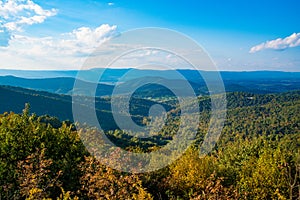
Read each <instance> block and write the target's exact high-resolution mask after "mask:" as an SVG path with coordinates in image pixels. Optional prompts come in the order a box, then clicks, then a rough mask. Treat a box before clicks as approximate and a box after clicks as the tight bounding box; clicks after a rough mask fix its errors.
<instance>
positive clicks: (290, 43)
mask: <svg viewBox="0 0 300 200" xmlns="http://www.w3.org/2000/svg"><path fill="white" fill-rule="evenodd" d="M297 46H300V33H293V34H292V35H290V36H288V37H286V38H283V39H282V38H278V39H275V40H271V41H267V42H264V43H261V44H259V45H256V46H254V47H252V48H251V49H250V53H255V52H258V51H262V50H265V49H273V50H285V49H287V48H292V47H297Z"/></svg>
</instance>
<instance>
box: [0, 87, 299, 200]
mask: <svg viewBox="0 0 300 200" xmlns="http://www.w3.org/2000/svg"><path fill="white" fill-rule="evenodd" d="M4 89H5V88H4ZM6 89H7V88H6ZM6 91H7V90H6ZM8 91H10V90H9V88H8ZM20 94H22V95H24V93H23V92H22V93H20ZM45 95H46V96H47V95H48V96H49V94H47V93H45ZM33 96H34V95H33ZM60 97H61V98H62V99H63V98H65V97H64V96H60ZM35 98H38V97H35ZM49 99H51V98H49ZM52 99H53V98H52ZM136 101H138V102H136V104H140V100H139V99H137V100H136ZM145 102H146V103H144V104H142V105H148V107H149V106H151V104H152V101H145ZM227 102H228V105H227V119H226V122H225V126H224V128H223V131H222V135H221V138H220V140H219V141H218V143H217V144H216V145H215V147H214V149H213V151H212V152H211V153H209V154H208V155H206V156H201V157H200V156H199V149H200V146H201V143H202V141H203V137H204V133H205V131H206V130H207V127H208V120H209V111H210V100H209V98H208V97H206V96H203V97H199V104H200V107H201V108H202V109H201V118H200V125H199V130H198V134H197V138H196V140H195V141H194V143H193V145H192V146H191V147H190V148H189V149H187V151H186V152H185V153H184V155H182V156H181V157H180V158H179V159H177V160H176V161H175V162H174V163H172V164H171V165H169V166H167V167H164V168H162V169H160V170H157V171H154V172H149V173H125V172H120V171H117V170H114V169H111V168H109V167H107V166H106V165H103V163H101V162H100V161H99V160H97V159H96V158H95V157H94V156H93V155H92V154H91V153H90V152H88V151H87V149H86V148H85V146H84V145H83V143H82V141H81V134H83V133H84V134H91V135H92V134H97V132H98V130H96V129H93V128H90V129H86V130H76V128H75V126H74V124H73V123H72V122H71V121H61V120H59V119H58V118H56V117H51V116H49V115H37V114H35V112H33V111H32V110H31V108H30V105H29V104H26V106H25V108H24V104H23V108H24V109H23V111H22V112H21V113H14V112H5V113H3V114H1V115H0V151H1V153H0V156H1V159H0V199H65V200H67V199H299V198H300V148H299V145H300V134H299V133H300V130H299V127H300V116H299V113H300V92H299V91H295V92H286V93H278V94H252V93H245V92H233V93H228V94H227ZM175 104H176V102H174V101H169V102H164V104H163V106H165V107H167V106H169V107H168V110H169V113H172V115H171V116H173V118H170V119H169V121H168V122H167V123H166V125H165V126H164V128H163V129H162V130H161V131H160V132H159V133H157V134H156V136H155V137H151V138H148V139H142V138H137V137H133V136H131V135H130V134H128V133H126V132H124V131H121V130H118V129H116V130H108V131H106V132H105V134H106V135H107V136H108V138H110V139H111V141H113V142H114V143H115V144H117V145H118V146H119V147H120V148H123V149H126V150H127V151H132V152H152V151H155V150H157V149H159V148H160V147H162V146H164V145H165V144H167V143H168V142H169V141H170V140H171V139H172V137H173V136H174V135H173V133H174V131H175V132H176V129H177V126H178V124H177V121H176V116H177V115H176V113H179V112H180V109H179V108H177V107H176V106H174V105H175ZM62 105H64V104H62ZM32 107H33V106H32ZM32 109H33V108H32ZM146 109H147V106H145V107H144V108H143V109H141V108H138V107H135V106H133V108H132V112H133V113H134V112H135V111H136V110H146ZM136 114H137V113H136ZM141 117H142V118H143V119H145V120H147V116H146V115H145V116H143V115H142V116H141ZM102 123H108V124H109V123H111V121H109V120H108V121H104V122H102ZM97 142H98V141H95V143H96V145H97ZM100 142H101V141H100ZM98 145H101V144H100V143H99V144H98ZM113 156H115V157H117V158H118V156H119V155H118V152H117V151H116V152H115V155H113ZM127 162H130V161H127ZM120 164H124V163H123V161H122V158H120Z"/></svg>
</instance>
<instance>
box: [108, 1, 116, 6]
mask: <svg viewBox="0 0 300 200" xmlns="http://www.w3.org/2000/svg"><path fill="white" fill-rule="evenodd" d="M107 5H109V6H113V5H115V3H113V2H109V3H107Z"/></svg>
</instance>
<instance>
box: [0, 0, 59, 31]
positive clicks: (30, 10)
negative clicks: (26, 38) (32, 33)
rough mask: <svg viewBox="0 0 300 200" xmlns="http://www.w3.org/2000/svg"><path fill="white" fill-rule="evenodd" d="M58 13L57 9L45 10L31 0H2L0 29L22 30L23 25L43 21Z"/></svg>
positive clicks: (0, 2)
mask: <svg viewBox="0 0 300 200" xmlns="http://www.w3.org/2000/svg"><path fill="white" fill-rule="evenodd" d="M56 14H57V10H56V9H51V10H45V9H43V8H42V7H41V6H39V5H38V4H35V3H34V2H33V1H31V0H0V23H1V25H0V30H2V31H3V29H6V30H8V31H22V27H23V26H25V25H33V24H40V23H43V22H44V21H45V20H46V19H47V18H48V17H51V16H54V15H56Z"/></svg>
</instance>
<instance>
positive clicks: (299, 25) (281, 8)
mask: <svg viewBox="0 0 300 200" xmlns="http://www.w3.org/2000/svg"><path fill="white" fill-rule="evenodd" d="M0 2H1V3H0V17H1V18H0V22H1V25H0V57H1V60H2V61H1V63H0V68H6V69H75V68H79V67H80V65H81V64H82V63H83V62H84V60H85V58H86V57H85V56H83V55H88V54H89V53H90V52H91V51H92V50H93V49H95V48H97V45H101V43H102V42H103V41H106V40H108V39H109V38H110V37H113V36H114V35H116V34H117V33H120V32H123V31H127V30H130V29H135V28H143V27H162V28H169V29H173V30H176V31H179V32H181V33H183V34H186V35H187V36H190V37H191V38H193V39H194V40H196V41H197V42H198V43H199V44H200V45H201V46H202V47H203V48H204V49H206V50H207V52H208V53H209V54H210V56H211V58H212V59H213V60H214V61H215V63H216V64H217V66H218V68H219V69H220V70H230V71H236V70H239V71H240V70H246V71H252V70H280V71H300V56H299V55H300V54H299V53H300V20H299V19H300V12H299V7H300V2H299V1H298V0H285V1H283V0H273V1H267V0H260V1H258V0H252V1H236V0H227V1H224V0H210V1H207V0H205V1H204V0H198V1H196V0H194V1H174V0H173V1H171V0H163V1H153V0H152V1H150V0H142V1H141V0H140V1H136V0H120V1H100V0H77V1H71V0H51V1H50V0H49V1H43V0H33V1H28V0H22V1H19V0H8V1H7V0H0ZM79 47H81V48H84V49H79Z"/></svg>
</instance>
